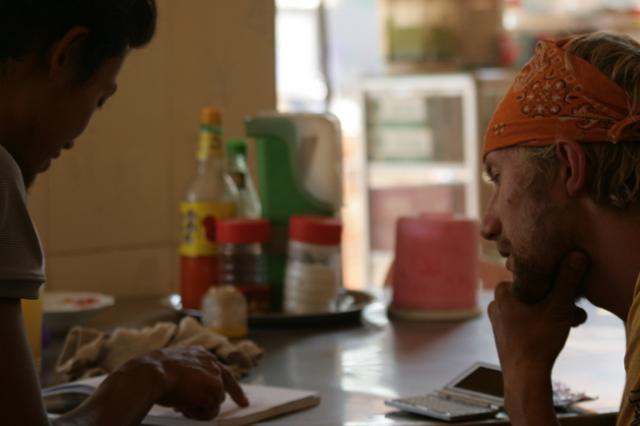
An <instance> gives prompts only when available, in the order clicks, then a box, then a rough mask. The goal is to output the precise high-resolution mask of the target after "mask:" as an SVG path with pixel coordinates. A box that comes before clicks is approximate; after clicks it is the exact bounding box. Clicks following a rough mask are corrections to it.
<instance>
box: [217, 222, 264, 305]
mask: <svg viewBox="0 0 640 426" xmlns="http://www.w3.org/2000/svg"><path fill="white" fill-rule="evenodd" d="M270 233H271V227H270V224H269V221H268V220H265V219H227V220H220V221H218V223H217V236H216V241H217V243H218V245H219V252H218V273H219V276H218V283H219V284H221V285H232V286H234V287H235V288H237V289H238V290H239V291H240V292H241V293H242V294H243V295H244V297H245V298H246V300H247V306H248V310H249V314H250V315H252V314H262V313H267V312H269V305H270V287H269V283H268V282H267V271H266V261H265V254H264V249H263V244H264V243H265V242H267V241H268V240H269V238H270Z"/></svg>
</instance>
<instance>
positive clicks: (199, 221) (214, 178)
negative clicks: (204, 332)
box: [180, 107, 237, 309]
mask: <svg viewBox="0 0 640 426" xmlns="http://www.w3.org/2000/svg"><path fill="white" fill-rule="evenodd" d="M221 123H222V115H221V113H220V111H218V110H217V109H215V108H210V107H207V108H203V110H202V114H201V126H200V141H199V146H198V152H197V156H196V157H197V160H198V162H197V169H196V170H197V171H196V176H195V178H194V179H193V181H192V182H191V184H190V185H189V188H188V190H187V193H186V196H185V198H184V201H183V202H182V203H181V205H180V212H181V218H182V220H181V231H182V232H181V244H180V259H181V260H180V293H181V296H182V305H183V307H184V308H187V309H200V304H201V301H202V296H203V295H204V294H205V293H206V292H207V290H208V289H209V287H210V286H212V285H214V284H215V283H216V281H217V278H218V259H217V254H218V247H217V245H216V221H217V220H219V219H226V218H230V217H234V216H235V215H236V210H237V206H236V203H235V201H234V197H233V195H232V193H231V191H230V189H229V187H228V183H227V182H226V180H225V170H224V169H225V161H224V152H223V146H222V137H221V136H222V126H221Z"/></svg>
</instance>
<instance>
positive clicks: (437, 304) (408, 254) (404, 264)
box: [389, 214, 479, 320]
mask: <svg viewBox="0 0 640 426" xmlns="http://www.w3.org/2000/svg"><path fill="white" fill-rule="evenodd" d="M478 253H479V228H478V223H477V221H475V220H470V219H466V218H461V217H456V216H453V215H447V214H423V215H422V216H420V217H412V218H400V219H399V220H398V222H397V225H396V252H395V264H394V270H393V278H392V285H393V301H392V303H391V306H390V308H389V310H390V313H391V314H392V315H394V316H397V317H404V318H407V319H424V320H447V319H450V320H453V319H464V318H468V317H471V316H475V315H477V314H478V312H479V311H478V308H477V294H478V287H479V278H478Z"/></svg>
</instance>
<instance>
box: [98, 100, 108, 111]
mask: <svg viewBox="0 0 640 426" xmlns="http://www.w3.org/2000/svg"><path fill="white" fill-rule="evenodd" d="M105 102H107V99H106V98H100V99H99V100H98V109H102V107H103V106H104V104H105Z"/></svg>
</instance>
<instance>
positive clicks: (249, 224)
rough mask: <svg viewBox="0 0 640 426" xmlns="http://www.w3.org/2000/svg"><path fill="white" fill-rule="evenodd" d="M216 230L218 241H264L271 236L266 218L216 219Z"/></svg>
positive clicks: (238, 242)
mask: <svg viewBox="0 0 640 426" xmlns="http://www.w3.org/2000/svg"><path fill="white" fill-rule="evenodd" d="M217 231H218V239H217V241H218V242H219V243H231V244H251V243H264V242H266V241H269V238H270V237H271V226H270V223H269V221H268V220H266V219H226V220H218V222H217Z"/></svg>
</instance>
